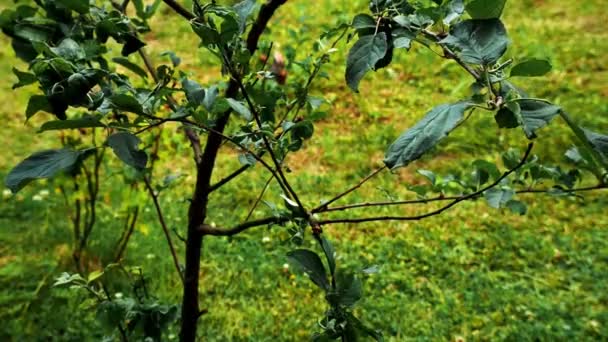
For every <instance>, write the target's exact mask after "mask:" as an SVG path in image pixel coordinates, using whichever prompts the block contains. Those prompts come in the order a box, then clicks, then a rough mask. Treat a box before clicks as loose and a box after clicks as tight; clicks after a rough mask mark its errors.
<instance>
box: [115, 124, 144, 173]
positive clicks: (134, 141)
mask: <svg viewBox="0 0 608 342" xmlns="http://www.w3.org/2000/svg"><path fill="white" fill-rule="evenodd" d="M140 143H141V141H140V140H139V138H138V137H137V136H135V135H133V134H131V133H129V132H118V133H114V134H112V135H110V136H109V137H108V140H107V141H106V144H107V145H108V146H110V148H111V149H112V150H113V151H114V154H116V156H117V157H118V158H119V159H120V160H122V161H123V162H124V163H125V164H127V165H129V166H132V167H134V168H135V169H137V170H140V171H141V170H143V169H145V168H146V164H147V163H148V156H147V155H146V152H144V151H142V150H140V149H139V147H138V145H139V144H140Z"/></svg>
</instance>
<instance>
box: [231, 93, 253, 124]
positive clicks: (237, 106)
mask: <svg viewBox="0 0 608 342" xmlns="http://www.w3.org/2000/svg"><path fill="white" fill-rule="evenodd" d="M226 101H227V102H228V105H229V106H230V108H232V110H234V111H235V112H237V113H238V114H239V115H240V116H242V117H243V118H244V119H245V120H247V121H250V120H251V119H253V115H251V111H250V110H249V108H247V106H245V105H244V104H243V103H242V102H239V101H237V100H235V99H231V98H227V99H226Z"/></svg>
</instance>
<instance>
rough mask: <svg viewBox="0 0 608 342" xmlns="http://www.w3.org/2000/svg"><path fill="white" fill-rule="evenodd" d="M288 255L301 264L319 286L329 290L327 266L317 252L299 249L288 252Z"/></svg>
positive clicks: (290, 258)
mask: <svg viewBox="0 0 608 342" xmlns="http://www.w3.org/2000/svg"><path fill="white" fill-rule="evenodd" d="M287 257H288V258H289V260H291V261H292V262H294V263H296V264H297V265H299V266H300V267H301V268H302V269H303V270H304V272H306V274H308V276H309V277H310V280H312V282H313V283H315V284H316V285H317V286H318V287H320V288H321V289H323V290H325V291H327V290H329V283H328V281H327V273H326V272H325V266H323V262H322V261H321V258H319V256H318V255H317V254H316V253H315V252H313V251H310V250H307V249H297V250H295V251H291V252H289V253H287Z"/></svg>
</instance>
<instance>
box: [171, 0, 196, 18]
mask: <svg viewBox="0 0 608 342" xmlns="http://www.w3.org/2000/svg"><path fill="white" fill-rule="evenodd" d="M163 2H164V3H165V4H167V5H168V6H169V7H171V9H173V11H175V13H177V14H179V15H181V16H182V17H184V18H185V19H187V20H192V19H194V18H196V17H195V16H194V14H192V13H191V12H190V11H188V10H187V9H186V8H185V7H183V6H182V5H180V4H179V3H178V2H177V1H175V0H163Z"/></svg>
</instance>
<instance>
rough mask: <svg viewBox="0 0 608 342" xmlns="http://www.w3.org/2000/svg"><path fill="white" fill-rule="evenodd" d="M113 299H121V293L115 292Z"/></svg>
mask: <svg viewBox="0 0 608 342" xmlns="http://www.w3.org/2000/svg"><path fill="white" fill-rule="evenodd" d="M114 297H116V298H118V299H120V298H122V292H116V293H115V294H114Z"/></svg>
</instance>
